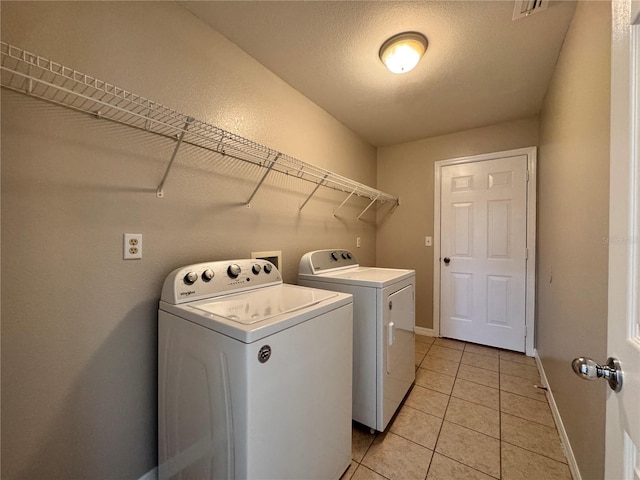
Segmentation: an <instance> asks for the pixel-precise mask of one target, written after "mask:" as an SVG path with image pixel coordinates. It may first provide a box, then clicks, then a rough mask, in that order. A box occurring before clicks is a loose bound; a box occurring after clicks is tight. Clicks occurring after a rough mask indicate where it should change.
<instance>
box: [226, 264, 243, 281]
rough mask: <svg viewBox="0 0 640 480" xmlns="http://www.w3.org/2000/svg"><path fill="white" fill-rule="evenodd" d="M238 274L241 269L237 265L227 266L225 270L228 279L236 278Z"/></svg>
mask: <svg viewBox="0 0 640 480" xmlns="http://www.w3.org/2000/svg"><path fill="white" fill-rule="evenodd" d="M240 272H242V269H241V268H240V265H238V264H237V263H233V264H231V265H229V268H227V275H229V277H230V278H238V275H240Z"/></svg>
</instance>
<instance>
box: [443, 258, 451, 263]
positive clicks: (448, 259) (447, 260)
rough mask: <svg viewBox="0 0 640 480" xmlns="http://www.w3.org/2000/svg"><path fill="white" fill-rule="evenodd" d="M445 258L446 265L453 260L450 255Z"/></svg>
mask: <svg viewBox="0 0 640 480" xmlns="http://www.w3.org/2000/svg"><path fill="white" fill-rule="evenodd" d="M443 260H444V264H445V265H449V262H451V259H450V258H449V257H444V259H443Z"/></svg>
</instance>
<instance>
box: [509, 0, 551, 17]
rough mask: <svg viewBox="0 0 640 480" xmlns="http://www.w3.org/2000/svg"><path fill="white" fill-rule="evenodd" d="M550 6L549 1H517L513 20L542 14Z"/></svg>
mask: <svg viewBox="0 0 640 480" xmlns="http://www.w3.org/2000/svg"><path fill="white" fill-rule="evenodd" d="M548 6H549V0H516V3H515V5H514V6H513V20H518V19H520V18H524V17H528V16H529V15H533V14H534V13H538V12H542V11H543V10H546V9H547V7H548Z"/></svg>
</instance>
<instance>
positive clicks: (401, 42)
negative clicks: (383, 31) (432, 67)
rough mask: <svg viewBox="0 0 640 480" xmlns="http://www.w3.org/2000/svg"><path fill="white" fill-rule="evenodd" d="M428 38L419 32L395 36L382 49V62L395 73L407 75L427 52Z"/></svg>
mask: <svg viewBox="0 0 640 480" xmlns="http://www.w3.org/2000/svg"><path fill="white" fill-rule="evenodd" d="M427 45H428V42H427V37H425V36H424V35H422V34H421V33H419V32H404V33H399V34H398V35H394V36H393V37H391V38H390V39H388V40H387V41H386V42H384V43H383V44H382V47H380V53H379V55H380V60H382V63H384V64H385V65H386V66H387V68H388V69H389V70H390V71H391V72H393V73H407V72H409V71H411V70H413V69H414V67H415V66H416V65H417V64H418V62H419V61H420V58H422V55H424V52H425V51H426V50H427Z"/></svg>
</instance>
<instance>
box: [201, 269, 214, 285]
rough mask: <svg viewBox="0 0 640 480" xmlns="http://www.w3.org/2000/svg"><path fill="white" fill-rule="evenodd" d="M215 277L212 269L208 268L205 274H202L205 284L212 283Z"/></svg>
mask: <svg viewBox="0 0 640 480" xmlns="http://www.w3.org/2000/svg"><path fill="white" fill-rule="evenodd" d="M214 276H215V273H214V272H213V270H211V269H210V268H207V269H206V270H205V271H204V272H202V280H204V281H205V282H210V281H211V279H212V278H213V277H214Z"/></svg>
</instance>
